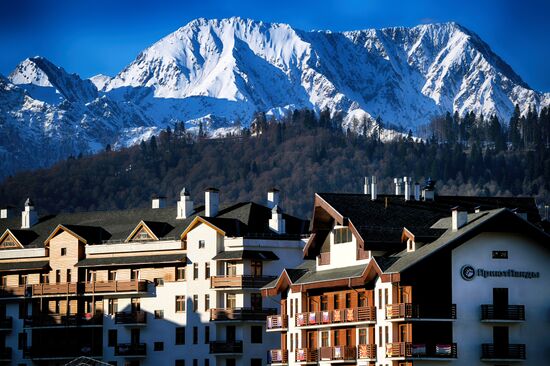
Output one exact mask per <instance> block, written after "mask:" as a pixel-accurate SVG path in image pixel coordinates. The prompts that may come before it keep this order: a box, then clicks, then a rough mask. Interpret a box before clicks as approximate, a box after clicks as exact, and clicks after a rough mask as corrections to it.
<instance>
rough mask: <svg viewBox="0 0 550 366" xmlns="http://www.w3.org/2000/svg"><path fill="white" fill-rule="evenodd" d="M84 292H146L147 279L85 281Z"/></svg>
mask: <svg viewBox="0 0 550 366" xmlns="http://www.w3.org/2000/svg"><path fill="white" fill-rule="evenodd" d="M84 292H86V293H117V292H147V281H145V280H142V281H104V282H97V281H93V282H86V283H85V284H84Z"/></svg>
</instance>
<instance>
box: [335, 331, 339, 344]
mask: <svg viewBox="0 0 550 366" xmlns="http://www.w3.org/2000/svg"><path fill="white" fill-rule="evenodd" d="M334 345H335V346H339V345H340V331H339V330H338V329H336V330H335V331H334Z"/></svg>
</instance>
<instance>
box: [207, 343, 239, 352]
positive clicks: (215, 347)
mask: <svg viewBox="0 0 550 366" xmlns="http://www.w3.org/2000/svg"><path fill="white" fill-rule="evenodd" d="M235 353H243V341H215V342H210V354H215V355H220V354H235Z"/></svg>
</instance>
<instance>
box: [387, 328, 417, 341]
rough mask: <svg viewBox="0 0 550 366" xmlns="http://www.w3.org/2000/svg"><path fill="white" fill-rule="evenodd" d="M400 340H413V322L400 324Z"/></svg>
mask: <svg viewBox="0 0 550 366" xmlns="http://www.w3.org/2000/svg"><path fill="white" fill-rule="evenodd" d="M388 341H389V340H388ZM399 342H412V324H400V325H399Z"/></svg>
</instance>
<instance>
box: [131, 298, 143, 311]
mask: <svg viewBox="0 0 550 366" xmlns="http://www.w3.org/2000/svg"><path fill="white" fill-rule="evenodd" d="M130 308H131V310H132V313H135V312H138V311H140V310H141V303H140V299H139V297H132V299H131V300H130Z"/></svg>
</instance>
